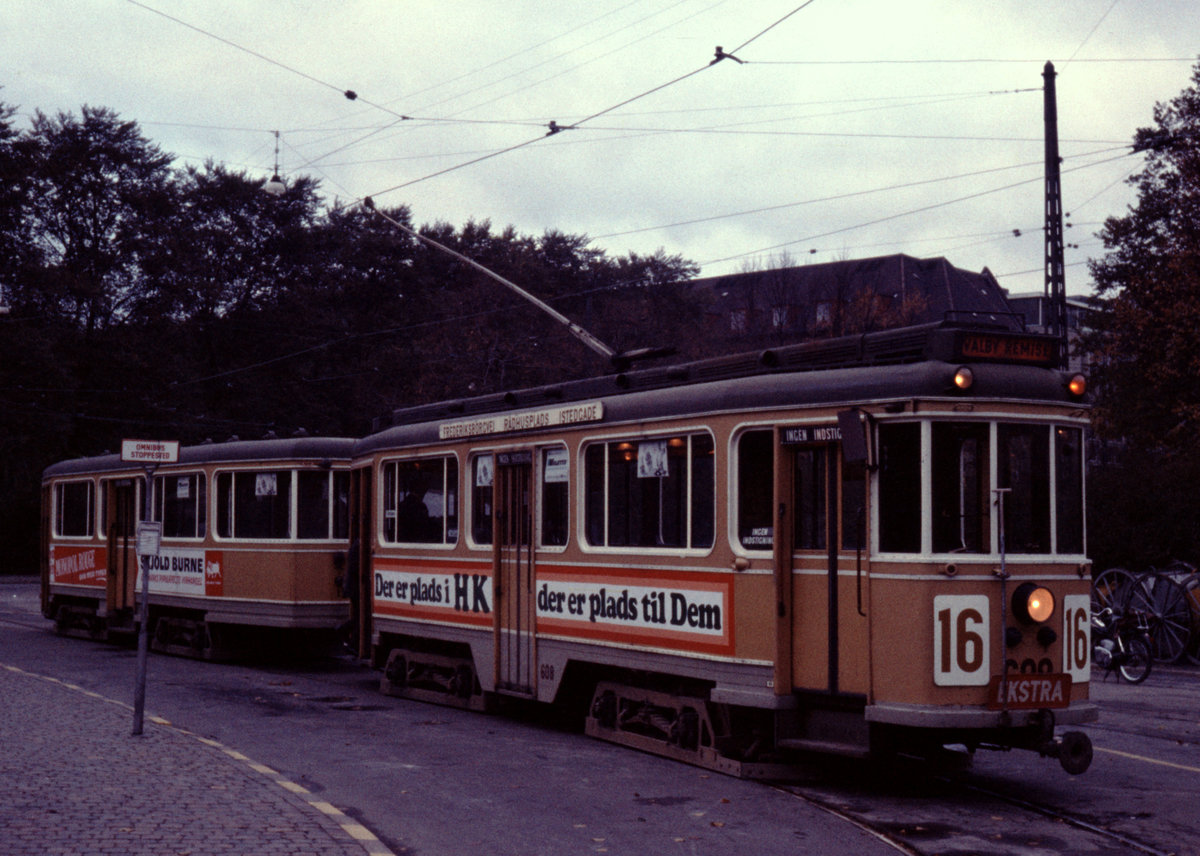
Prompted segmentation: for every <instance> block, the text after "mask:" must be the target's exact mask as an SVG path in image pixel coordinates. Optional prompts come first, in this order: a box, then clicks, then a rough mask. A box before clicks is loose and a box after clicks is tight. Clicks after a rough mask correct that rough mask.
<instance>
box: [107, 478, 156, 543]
mask: <svg viewBox="0 0 1200 856" xmlns="http://www.w3.org/2000/svg"><path fill="white" fill-rule="evenodd" d="M144 486H145V479H141V478H139V479H101V480H100V523H101V527H102V530H101V531H103V532H106V533H108V534H110V535H116V536H117V537H121V538H128V537H131V536H133V535H135V534H136V533H137V525H138V521H139V520H141V517H142V491H143V489H144ZM109 494H114V496H113V502H112V505H111V508H110V505H109Z"/></svg>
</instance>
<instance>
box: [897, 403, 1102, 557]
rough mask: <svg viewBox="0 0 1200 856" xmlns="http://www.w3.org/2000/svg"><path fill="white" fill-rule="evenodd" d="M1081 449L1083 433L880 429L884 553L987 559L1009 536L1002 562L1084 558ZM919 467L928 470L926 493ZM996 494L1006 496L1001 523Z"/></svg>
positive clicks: (1035, 428) (987, 426)
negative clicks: (1028, 557) (1007, 557)
mask: <svg viewBox="0 0 1200 856" xmlns="http://www.w3.org/2000/svg"><path fill="white" fill-rule="evenodd" d="M925 443H928V446H927V447H926V446H925ZM1082 447H1083V432H1082V430H1081V429H1079V428H1075V427H1069V426H1061V425H1056V426H1051V425H1046V424H1037V423H1025V422H1020V423H1018V422H1012V423H1009V422H995V423H993V422H932V423H929V422H926V423H919V422H909V423H896V424H890V425H883V426H880V429H879V548H880V550H881V551H882V552H885V553H887V552H894V553H916V552H921V551H922V550H923V549H925V548H923V546H922V545H923V544H924V543H928V544H929V545H930V548H931V549H932V552H934V553H964V554H972V553H976V554H991V553H997V552H999V551H1000V549H1001V544H1000V539H1001V537H1003V539H1004V544H1003V549H1004V551H1005V552H1006V553H1011V554H1048V553H1060V554H1080V553H1082V552H1083V549H1084V544H1083V540H1084V539H1083V531H1084V530H1083V451H1082ZM926 448H927V451H926V452H924V453H923V449H926ZM922 460H928V461H929V472H928V474H927V477H928V485H929V491H928V494H925V493H924V491H923V490H922V487H921V485H922V478H923V476H925V475H926V474H924V473H922V472H921V461H922ZM997 489H1000V490H1001V491H1003V493H1004V516H1003V520H1002V521H1001V520H1000V519H999V517H998V515H997V513H996V512H997V508H998V505H997V495H998V492H997ZM926 496H928V503H929V506H930V507H929V509H928V514H926V509H925V508H924V503H925V502H926V500H925V497H926ZM925 521H928V524H926V522H925ZM1001 524H1003V525H1001ZM926 525H928V538H929V540H928V542H925V540H924V536H925V535H926V532H925V529H924V527H925V526H926Z"/></svg>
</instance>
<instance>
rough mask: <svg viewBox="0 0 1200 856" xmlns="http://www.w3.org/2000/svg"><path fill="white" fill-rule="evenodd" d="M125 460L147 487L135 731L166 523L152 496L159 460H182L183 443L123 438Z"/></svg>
mask: <svg viewBox="0 0 1200 856" xmlns="http://www.w3.org/2000/svg"><path fill="white" fill-rule="evenodd" d="M121 460H122V461H125V462H128V463H134V464H141V465H142V468H143V469H144V470H145V471H146V489H145V490H144V491H143V492H142V493H143V502H142V519H141V520H140V521H139V522H138V531H137V556H138V570H139V571H140V572H141V578H142V597H141V600H139V601H138V653H137V682H136V685H135V687H134V693H133V735H134V736H135V737H136V736H138V735H140V734H141V733H142V720H143V717H144V716H145V710H146V658H147V654H148V652H149V650H150V634H149V625H150V567H149V564H150V563H149V561H148V559H149V558H150V557H151V556H157V555H158V548H159V541H160V539H161V538H162V523H161V522H159V523H156V522H154V521H153V520H152V519H151V518H152V517H153V516H154V512H153V508H152V506H151V498H152V496H153V492H154V471H155V470H156V469H158V465H159V464H173V463H175V462H176V461H178V460H179V443H178V442H177V441H175V440H122V441H121Z"/></svg>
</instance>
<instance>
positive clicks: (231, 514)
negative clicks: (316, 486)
mask: <svg viewBox="0 0 1200 856" xmlns="http://www.w3.org/2000/svg"><path fill="white" fill-rule="evenodd" d="M291 503H292V473H291V471H289V470H262V471H239V472H229V473H217V534H218V535H220V536H221V537H222V538H274V539H280V538H289V537H291V526H290V524H291Z"/></svg>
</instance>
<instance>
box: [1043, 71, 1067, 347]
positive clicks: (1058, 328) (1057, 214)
mask: <svg viewBox="0 0 1200 856" xmlns="http://www.w3.org/2000/svg"><path fill="white" fill-rule="evenodd" d="M1055 76H1056V75H1055V72H1054V63H1052V62H1047V63H1046V67H1045V68H1044V69H1042V79H1043V80H1044V81H1045V86H1044V88H1043V95H1042V104H1043V109H1042V113H1043V118H1044V120H1045V124H1046V132H1045V133H1046V228H1045V230H1044V231H1045V235H1046V309H1047V313H1048V315H1049V319H1048V320H1049V323H1048V324H1047V326H1048V327H1049V330H1050V332H1051V333H1052V334H1053V335H1055V336H1057V337H1058V340H1059V342H1058V363H1059V367H1060V368H1066V367H1067V357H1068V346H1067V283H1066V278H1065V276H1064V272H1063V268H1064V266H1065V265H1064V263H1063V211H1062V180H1061V175H1060V160H1061V159H1060V158H1059V156H1058V96H1057V95H1056V94H1055V88H1054V78H1055Z"/></svg>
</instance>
